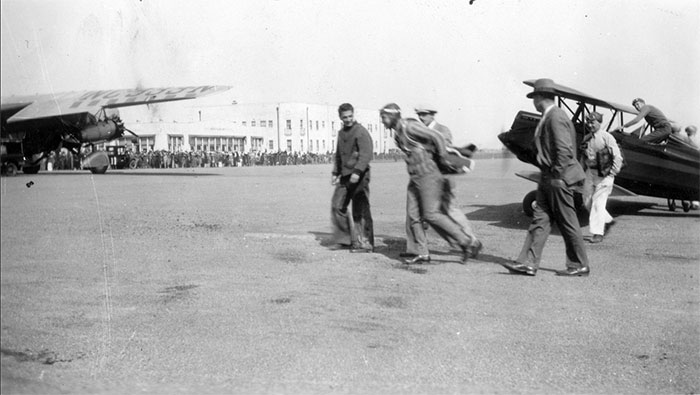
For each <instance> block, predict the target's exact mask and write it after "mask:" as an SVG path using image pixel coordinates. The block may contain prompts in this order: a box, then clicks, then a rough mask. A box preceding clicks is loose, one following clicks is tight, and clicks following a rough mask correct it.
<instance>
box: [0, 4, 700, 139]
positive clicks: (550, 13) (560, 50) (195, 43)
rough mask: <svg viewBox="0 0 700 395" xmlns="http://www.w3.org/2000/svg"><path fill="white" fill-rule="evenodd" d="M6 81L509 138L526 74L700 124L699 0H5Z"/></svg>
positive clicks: (20, 86) (18, 90) (12, 85)
mask: <svg viewBox="0 0 700 395" xmlns="http://www.w3.org/2000/svg"><path fill="white" fill-rule="evenodd" d="M0 4H1V6H2V8H1V10H0V11H1V14H2V34H1V38H2V64H1V67H2V68H1V74H2V85H1V87H2V96H3V97H5V96H8V95H12V94H16V95H26V94H36V93H51V92H64V91H74V90H96V89H117V88H136V87H143V88H149V87H164V86H189V85H229V86H231V87H232V89H231V90H230V91H229V92H227V93H226V94H225V97H224V98H222V100H229V99H230V98H233V99H235V100H236V101H238V102H239V103H249V102H256V103H260V102H285V101H288V102H309V103H326V104H332V105H338V104H340V103H342V102H351V103H353V104H354V105H355V106H356V107H361V108H370V109H371V108H377V109H378V108H379V107H381V106H382V105H384V104H386V103H388V102H396V103H398V104H399V105H400V106H401V107H402V109H403V110H404V115H405V116H413V115H414V114H413V108H414V107H415V106H416V105H417V104H420V103H427V104H431V105H433V106H434V107H436V108H437V109H438V110H439V113H438V115H437V118H438V121H440V122H441V123H444V124H446V125H447V126H449V127H450V128H451V129H452V131H453V134H454V135H455V140H456V143H467V142H475V143H476V144H477V145H479V146H481V147H485V148H498V147H500V143H499V142H498V140H497V139H496V135H497V134H498V133H499V132H500V131H502V130H506V129H508V127H509V126H510V124H511V123H512V120H513V117H514V115H515V114H516V112H517V111H518V110H528V111H534V108H533V106H532V102H531V101H530V100H528V99H526V98H525V95H526V94H527V93H528V92H529V91H530V90H531V88H529V87H527V86H526V85H524V84H523V83H522V81H523V80H527V79H535V78H542V77H547V78H552V79H553V80H554V81H556V82H558V83H560V84H563V85H567V86H570V87H572V88H575V89H578V90H580V91H583V92H585V93H588V94H591V95H594V96H596V97H599V98H600V99H604V100H610V101H613V102H618V103H623V104H631V101H632V99H633V98H635V97H643V98H644V99H646V101H647V103H649V104H653V105H655V106H657V107H659V108H660V109H661V110H662V111H663V112H664V113H665V114H666V115H667V116H668V117H669V118H671V119H672V120H674V121H676V122H677V123H679V124H680V125H682V126H685V125H688V124H695V125H698V124H700V71H699V70H700V1H697V0H624V1H615V0H582V1H563V0H541V1H537V0H529V1H517V0H510V1H505V0H475V1H474V3H473V4H471V5H470V4H469V0H433V1H427V0H389V1H384V0H358V1H332V0H276V1H275V0H226V1H218V0H217V1H214V0H211V1H191V0H188V1H181V0H142V1H138V0H109V1H106V0H89V1H82V0H42V1H37V0H21V1H11V0H0Z"/></svg>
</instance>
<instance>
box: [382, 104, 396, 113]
mask: <svg viewBox="0 0 700 395" xmlns="http://www.w3.org/2000/svg"><path fill="white" fill-rule="evenodd" d="M379 112H380V113H387V114H401V107H399V105H398V104H396V103H389V104H387V105H385V106H384V107H382V108H380V109H379Z"/></svg>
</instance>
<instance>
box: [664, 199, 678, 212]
mask: <svg viewBox="0 0 700 395" xmlns="http://www.w3.org/2000/svg"><path fill="white" fill-rule="evenodd" d="M666 203H667V204H668V209H669V211H676V201H675V200H673V199H666Z"/></svg>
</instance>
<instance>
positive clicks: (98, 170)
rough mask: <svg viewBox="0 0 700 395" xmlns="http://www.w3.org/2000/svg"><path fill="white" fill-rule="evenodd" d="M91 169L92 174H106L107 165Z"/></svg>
mask: <svg viewBox="0 0 700 395" xmlns="http://www.w3.org/2000/svg"><path fill="white" fill-rule="evenodd" d="M90 171H91V172H92V174H105V173H106V172H107V166H101V167H91V168H90Z"/></svg>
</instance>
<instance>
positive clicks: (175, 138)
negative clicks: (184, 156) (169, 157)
mask: <svg viewBox="0 0 700 395" xmlns="http://www.w3.org/2000/svg"><path fill="white" fill-rule="evenodd" d="M183 143H184V140H183V138H182V135H172V134H169V135H168V151H170V152H179V151H181V150H182V144H183Z"/></svg>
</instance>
